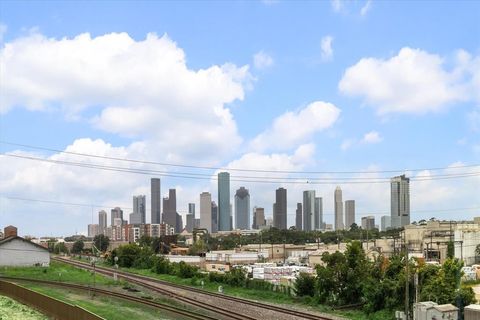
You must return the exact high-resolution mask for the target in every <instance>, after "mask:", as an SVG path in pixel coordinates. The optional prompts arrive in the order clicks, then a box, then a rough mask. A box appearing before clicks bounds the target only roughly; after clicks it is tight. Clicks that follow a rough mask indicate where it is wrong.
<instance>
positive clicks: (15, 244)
mask: <svg viewBox="0 0 480 320" xmlns="http://www.w3.org/2000/svg"><path fill="white" fill-rule="evenodd" d="M49 264H50V253H49V252H48V249H47V248H45V247H42V246H40V245H38V244H36V243H33V242H31V241H28V240H26V239H24V238H22V237H18V236H16V235H15V236H10V237H6V238H4V239H2V240H0V266H10V267H27V266H36V265H40V266H48V265H49Z"/></svg>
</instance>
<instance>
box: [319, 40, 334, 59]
mask: <svg viewBox="0 0 480 320" xmlns="http://www.w3.org/2000/svg"><path fill="white" fill-rule="evenodd" d="M332 42H333V37H332V36H325V37H323V38H322V42H321V45H320V46H321V49H322V52H321V58H322V61H329V60H331V59H332V57H333V48H332Z"/></svg>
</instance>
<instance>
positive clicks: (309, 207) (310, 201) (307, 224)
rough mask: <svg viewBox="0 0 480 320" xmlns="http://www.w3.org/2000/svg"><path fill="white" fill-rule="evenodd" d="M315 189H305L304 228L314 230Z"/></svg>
mask: <svg viewBox="0 0 480 320" xmlns="http://www.w3.org/2000/svg"><path fill="white" fill-rule="evenodd" d="M314 213H315V190H306V191H303V230H305V231H312V230H313V228H314V227H315V221H314Z"/></svg>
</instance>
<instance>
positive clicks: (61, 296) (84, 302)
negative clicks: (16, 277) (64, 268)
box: [0, 284, 186, 320]
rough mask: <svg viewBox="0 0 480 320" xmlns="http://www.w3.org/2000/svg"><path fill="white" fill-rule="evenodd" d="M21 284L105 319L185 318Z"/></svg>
mask: <svg viewBox="0 0 480 320" xmlns="http://www.w3.org/2000/svg"><path fill="white" fill-rule="evenodd" d="M23 286H25V287H27V288H29V289H32V290H34V291H37V292H40V293H43V294H45V295H48V296H50V297H53V298H56V299H58V300H61V301H64V302H67V303H70V304H74V305H78V306H80V307H82V308H84V309H86V310H88V311H90V312H93V313H95V314H97V315H99V316H101V317H103V318H105V319H107V320H110V319H111V320H131V319H145V320H149V319H152V320H153V319H165V320H170V319H186V318H183V317H181V316H178V315H174V314H171V313H168V312H166V311H162V310H158V309H153V308H150V307H148V306H144V305H140V304H136V303H133V302H129V301H125V300H122V299H117V298H110V297H106V296H102V295H97V296H95V297H93V298H92V297H91V296H90V295H89V294H88V292H84V291H79V290H70V289H64V288H56V287H49V286H43V285H38V284H23ZM0 319H1V318H0Z"/></svg>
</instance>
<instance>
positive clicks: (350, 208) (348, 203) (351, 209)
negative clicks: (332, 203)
mask: <svg viewBox="0 0 480 320" xmlns="http://www.w3.org/2000/svg"><path fill="white" fill-rule="evenodd" d="M354 223H355V200H345V229H347V230H348V229H350V227H351V226H352V224H354Z"/></svg>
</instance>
